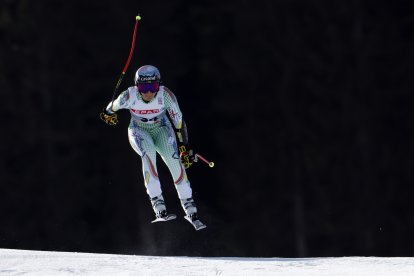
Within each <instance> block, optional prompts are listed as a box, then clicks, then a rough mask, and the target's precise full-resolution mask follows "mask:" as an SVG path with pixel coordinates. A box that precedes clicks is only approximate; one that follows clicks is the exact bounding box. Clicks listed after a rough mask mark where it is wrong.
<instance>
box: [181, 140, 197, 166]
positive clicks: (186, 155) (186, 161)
mask: <svg viewBox="0 0 414 276" xmlns="http://www.w3.org/2000/svg"><path fill="white" fill-rule="evenodd" d="M179 150H180V159H181V163H183V165H184V168H186V169H188V168H189V167H190V166H191V165H192V164H193V163H194V159H195V156H194V153H193V150H192V149H191V148H190V147H189V146H188V145H187V146H185V145H181V146H180V147H179Z"/></svg>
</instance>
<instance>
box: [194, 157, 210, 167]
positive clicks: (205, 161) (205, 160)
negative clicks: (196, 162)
mask: <svg viewBox="0 0 414 276" xmlns="http://www.w3.org/2000/svg"><path fill="white" fill-rule="evenodd" d="M195 157H196V158H200V159H201V160H202V161H203V162H204V163H206V164H207V165H208V166H209V167H210V168H212V167H214V162H209V161H208V160H207V159H205V158H204V157H203V156H201V155H200V154H198V153H196V154H195Z"/></svg>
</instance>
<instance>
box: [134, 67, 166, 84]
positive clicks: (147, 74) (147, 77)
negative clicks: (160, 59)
mask: <svg viewBox="0 0 414 276" xmlns="http://www.w3.org/2000/svg"><path fill="white" fill-rule="evenodd" d="M146 82H161V74H160V71H159V70H158V69H157V67H155V66H152V65H144V66H141V67H139V68H138V70H137V72H136V73H135V84H136V85H138V83H146Z"/></svg>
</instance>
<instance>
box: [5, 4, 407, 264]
mask: <svg viewBox="0 0 414 276" xmlns="http://www.w3.org/2000/svg"><path fill="white" fill-rule="evenodd" d="M409 3H410V1H363V0H360V1H358V0H353V1H343V0H315V1H304V0H302V1H301V0H285V1H283V0H274V1H273V0H268V1H260V0H259V1H253V0H244V1H241V0H238V1H236V0H233V1H231V0H229V1H221V0H220V1H219V0H217V1H215V0H212V1H178V0H170V1H104V0H101V1H79V0H72V1H56V0H42V1H29V0H1V10H0V39H1V45H0V47H1V48H0V60H1V62H0V85H1V86H0V91H1V95H2V97H1V101H0V102H1V106H0V112H1V119H2V120H1V134H0V135H1V136H0V137H1V140H0V155H1V159H0V160H1V171H0V176H1V181H0V248H20V249H35V250H59V251H80V252H100V253H119V254H146V255H190V256H250V257H277V256H279V257H304V256H348V255H377V256H414V239H413V238H412V234H413V232H414V221H413V211H414V203H413V191H414V189H413V180H414V176H413V170H412V164H413V161H414V160H413V150H414V148H413V140H412V139H413V114H412V113H413V111H412V100H413V97H412V96H411V93H412V91H413V88H414V81H413V78H412V75H413V72H414V70H413V69H414V68H413V67H414V51H413V49H414V35H413V31H414V10H413V9H412V7H411V5H410V4H409ZM138 13H140V14H141V16H142V20H141V21H140V24H139V29H138V35H137V44H136V49H135V53H134V57H133V59H132V63H131V66H130V68H129V70H128V72H127V74H126V76H125V78H124V81H123V83H122V85H121V90H124V89H126V88H127V87H128V86H131V85H132V83H133V76H134V74H135V70H136V69H137V68H138V67H139V66H141V65H144V64H153V65H155V66H157V67H158V68H159V69H160V71H161V74H162V76H163V81H164V83H165V85H166V86H168V87H169V88H170V89H171V90H172V91H173V92H174V93H175V94H176V96H177V98H178V100H179V103H180V107H181V110H182V111H183V113H184V117H185V120H186V122H187V125H188V130H189V135H190V142H191V144H192V145H193V147H194V149H196V151H197V152H199V153H201V154H202V155H204V156H205V157H207V158H208V159H211V160H212V161H214V162H215V163H216V166H215V168H214V169H210V168H209V167H208V166H206V165H205V164H202V163H199V164H196V165H194V166H193V167H191V168H190V169H189V171H188V174H189V177H190V180H191V182H192V187H193V191H194V197H195V199H196V202H197V204H198V209H199V215H200V217H201V218H202V220H203V221H204V222H205V223H206V224H207V225H208V228H207V229H206V230H203V231H200V232H195V231H194V229H192V227H191V225H189V224H188V222H186V221H185V220H184V219H183V218H182V215H183V212H182V210H181V207H180V205H179V200H178V198H177V195H176V192H175V189H174V185H173V183H172V179H171V176H170V175H169V172H168V170H167V168H166V166H165V165H164V164H163V163H162V162H161V161H160V160H158V165H159V172H160V177H161V181H162V183H163V188H164V197H165V198H166V202H167V206H168V208H169V210H170V211H171V212H176V213H177V214H178V215H179V218H178V219H177V220H176V221H172V222H169V223H165V224H155V225H154V224H151V223H150V221H151V220H152V219H153V213H152V209H151V206H150V204H149V200H148V198H147V195H146V192H145V187H144V184H143V179H142V175H141V161H140V158H139V156H138V155H136V154H135V152H134V151H133V150H132V148H131V147H130V145H129V143H128V139H127V126H128V122H129V114H128V112H126V111H123V112H119V117H120V124H119V125H118V126H115V127H110V126H107V125H105V124H104V123H103V122H101V121H100V119H99V112H100V111H101V110H102V108H103V107H104V106H106V105H107V103H108V102H109V101H110V99H111V96H112V92H113V90H114V88H115V84H116V81H117V79H118V77H119V75H120V73H121V71H122V68H123V66H124V64H125V62H126V59H127V57H128V53H129V50H130V46H131V37H132V33H133V27H134V24H135V16H136V15H137V14H138Z"/></svg>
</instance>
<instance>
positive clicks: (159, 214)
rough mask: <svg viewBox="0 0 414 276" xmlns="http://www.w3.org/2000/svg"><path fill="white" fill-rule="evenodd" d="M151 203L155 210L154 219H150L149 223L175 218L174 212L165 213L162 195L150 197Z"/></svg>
mask: <svg viewBox="0 0 414 276" xmlns="http://www.w3.org/2000/svg"><path fill="white" fill-rule="evenodd" d="M151 205H152V208H153V209H154V212H155V219H154V220H153V221H151V223H154V222H160V221H169V220H173V219H176V218H177V216H176V215H175V214H168V213H167V210H166V207H165V202H164V198H163V196H162V195H159V196H156V197H153V198H151Z"/></svg>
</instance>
